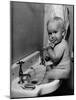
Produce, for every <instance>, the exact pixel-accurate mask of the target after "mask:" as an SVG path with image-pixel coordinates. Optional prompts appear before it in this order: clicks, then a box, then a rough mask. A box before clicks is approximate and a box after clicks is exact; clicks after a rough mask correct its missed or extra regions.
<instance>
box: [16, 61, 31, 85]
mask: <svg viewBox="0 0 76 100" xmlns="http://www.w3.org/2000/svg"><path fill="white" fill-rule="evenodd" d="M17 64H19V65H20V68H19V79H20V80H19V82H18V83H19V84H20V83H24V79H23V77H25V76H26V80H29V78H30V77H31V75H30V74H24V73H23V70H22V64H24V62H23V61H19V62H18V63H17Z"/></svg>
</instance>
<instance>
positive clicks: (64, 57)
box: [10, 1, 74, 99]
mask: <svg viewBox="0 0 76 100" xmlns="http://www.w3.org/2000/svg"><path fill="white" fill-rule="evenodd" d="M66 95H74V5H72V4H56V3H40V2H22V1H10V98H12V99H16V98H38V97H52V96H53V97H54V96H66Z"/></svg>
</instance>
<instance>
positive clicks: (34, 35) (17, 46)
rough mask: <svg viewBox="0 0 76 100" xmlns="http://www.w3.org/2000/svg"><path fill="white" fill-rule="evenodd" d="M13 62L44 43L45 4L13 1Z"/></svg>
mask: <svg viewBox="0 0 76 100" xmlns="http://www.w3.org/2000/svg"><path fill="white" fill-rule="evenodd" d="M10 7H11V63H15V62H16V61H17V60H19V59H22V58H24V57H25V56H27V55H29V54H31V53H32V52H34V51H37V50H39V49H40V48H41V47H42V45H43V31H44V30H43V29H44V26H43V25H44V19H43V17H44V5H43V4H39V3H37V4H36V3H26V2H13V1H12V2H11V6H10Z"/></svg>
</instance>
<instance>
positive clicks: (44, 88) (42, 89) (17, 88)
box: [11, 77, 60, 98]
mask: <svg viewBox="0 0 76 100" xmlns="http://www.w3.org/2000/svg"><path fill="white" fill-rule="evenodd" d="M18 81H19V78H18V77H17V78H16V79H14V80H13V82H12V88H11V97H12V98H16V97H36V96H39V95H44V94H48V93H52V92H54V91H55V90H56V89H58V87H59V86H60V81H59V80H53V81H52V82H49V83H46V84H40V85H35V88H34V89H23V88H22V85H21V84H18Z"/></svg>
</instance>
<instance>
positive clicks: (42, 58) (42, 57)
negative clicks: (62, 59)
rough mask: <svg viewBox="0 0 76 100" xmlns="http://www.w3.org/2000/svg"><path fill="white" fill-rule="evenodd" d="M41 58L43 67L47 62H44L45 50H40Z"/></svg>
mask: <svg viewBox="0 0 76 100" xmlns="http://www.w3.org/2000/svg"><path fill="white" fill-rule="evenodd" d="M40 57H41V63H40V64H41V65H45V60H44V56H43V49H42V50H40Z"/></svg>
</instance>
